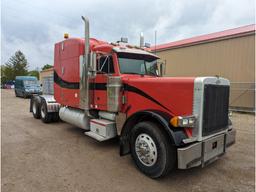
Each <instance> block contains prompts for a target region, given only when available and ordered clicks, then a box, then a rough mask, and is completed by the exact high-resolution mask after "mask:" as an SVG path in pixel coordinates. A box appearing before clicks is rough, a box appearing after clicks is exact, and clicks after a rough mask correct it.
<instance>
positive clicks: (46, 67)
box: [42, 64, 53, 70]
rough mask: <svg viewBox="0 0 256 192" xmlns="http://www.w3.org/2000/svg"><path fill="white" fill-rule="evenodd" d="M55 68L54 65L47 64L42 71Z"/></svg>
mask: <svg viewBox="0 0 256 192" xmlns="http://www.w3.org/2000/svg"><path fill="white" fill-rule="evenodd" d="M52 67H53V66H52V65H49V64H46V65H44V66H43V67H42V70H45V69H50V68H52Z"/></svg>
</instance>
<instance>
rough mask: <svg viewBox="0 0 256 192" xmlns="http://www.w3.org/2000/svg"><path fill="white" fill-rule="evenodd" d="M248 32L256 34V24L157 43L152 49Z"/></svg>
mask: <svg viewBox="0 0 256 192" xmlns="http://www.w3.org/2000/svg"><path fill="white" fill-rule="evenodd" d="M248 34H255V24H251V25H246V26H243V27H238V28H234V29H228V30H225V31H221V32H216V33H210V34H206V35H201V36H196V37H192V38H188V39H184V40H179V41H174V42H170V43H165V44H160V45H157V46H156V47H155V46H152V47H151V50H152V51H154V50H155V49H156V51H162V50H166V49H173V48H178V47H185V46H191V45H196V44H201V43H206V42H212V41H218V40H223V39H229V38H234V37H239V36H244V35H248Z"/></svg>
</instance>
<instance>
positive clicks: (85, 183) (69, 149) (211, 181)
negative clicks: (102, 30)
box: [1, 90, 255, 192]
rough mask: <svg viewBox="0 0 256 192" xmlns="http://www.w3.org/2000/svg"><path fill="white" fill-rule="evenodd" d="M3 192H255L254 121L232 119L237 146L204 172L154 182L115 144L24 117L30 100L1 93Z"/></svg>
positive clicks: (69, 127)
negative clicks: (121, 152) (123, 155)
mask: <svg viewBox="0 0 256 192" xmlns="http://www.w3.org/2000/svg"><path fill="white" fill-rule="evenodd" d="M1 101H2V102H1V120H2V121H1V125H2V129H1V130H2V133H1V134H2V135H1V136H2V158H1V162H2V180H1V185H2V191H4V192H12V191H17V192H22V191H24V192H30V191H32V192H35V191H36V192H39V191H45V192H46V191H47V192H58V191H72V192H73V191H74V192H80V191H111V192H112V191H118V192H119V191H120V192H121V191H132V192H136V191H154V192H157V191H161V192H164V191H179V192H181V191H207V192H210V191H218V192H219V191H225V192H226V191H241V192H245V191H254V187H255V182H254V177H255V144H254V142H255V130H254V115H250V114H241V113H233V117H232V120H233V124H234V127H236V129H237V142H236V144H235V145H233V146H232V147H231V148H229V149H228V152H227V153H226V154H225V155H224V156H223V157H222V158H221V159H219V160H218V161H216V162H214V163H213V164H210V165H209V166H207V167H205V168H203V169H202V168H193V169H190V170H185V171H181V170H176V171H174V172H172V173H171V174H170V175H168V176H167V177H165V178H162V179H158V180H152V179H150V178H148V177H146V176H144V175H143V174H141V173H140V172H139V171H138V170H137V169H136V168H135V166H134V164H133V161H132V159H131V157H130V156H129V155H128V156H125V157H120V156H119V146H118V141H116V140H114V141H107V142H103V143H99V142H97V141H95V140H93V139H91V138H89V137H87V136H85V135H84V133H83V130H81V129H78V128H75V127H73V126H72V125H69V124H66V123H53V124H43V123H42V122H41V121H40V120H36V119H34V118H33V117H32V114H30V113H29V112H28V109H29V99H22V98H16V97H15V96H14V91H13V90H2V93H1Z"/></svg>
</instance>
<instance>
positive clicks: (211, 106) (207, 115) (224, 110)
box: [202, 84, 229, 136]
mask: <svg viewBox="0 0 256 192" xmlns="http://www.w3.org/2000/svg"><path fill="white" fill-rule="evenodd" d="M203 106H204V107H203V126H202V136H207V135H210V134H213V133H216V132H218V131H221V130H223V129H225V128H226V127H227V126H228V106H229V86H228V85H213V84H206V85H205V86H204V105H203Z"/></svg>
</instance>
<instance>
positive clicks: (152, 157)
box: [135, 133, 157, 167]
mask: <svg viewBox="0 0 256 192" xmlns="http://www.w3.org/2000/svg"><path fill="white" fill-rule="evenodd" d="M135 152H136V155H137V157H138V159H139V160H140V162H141V163H142V164H143V165H145V166H148V167H149V166H152V165H154V164H155V163H156V160H157V148H156V144H155V142H154V140H153V139H152V138H151V137H150V136H149V135H148V134H145V133H142V134H140V135H138V136H137V138H136V141H135Z"/></svg>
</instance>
